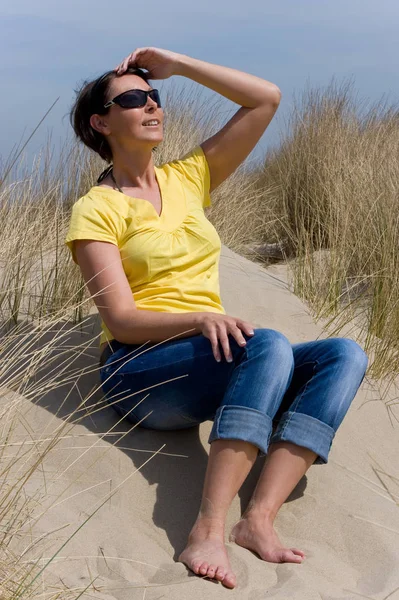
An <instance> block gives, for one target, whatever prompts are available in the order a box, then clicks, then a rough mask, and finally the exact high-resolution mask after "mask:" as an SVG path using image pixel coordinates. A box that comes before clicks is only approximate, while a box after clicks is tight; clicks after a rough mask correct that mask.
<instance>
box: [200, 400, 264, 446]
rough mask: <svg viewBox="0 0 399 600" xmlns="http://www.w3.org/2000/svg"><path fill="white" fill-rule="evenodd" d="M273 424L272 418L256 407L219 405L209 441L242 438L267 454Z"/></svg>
mask: <svg viewBox="0 0 399 600" xmlns="http://www.w3.org/2000/svg"><path fill="white" fill-rule="evenodd" d="M272 426H273V422H272V419H271V418H270V417H268V416H267V415H266V414H265V413H262V412H260V411H259V410H256V409H255V408H250V407H248V406H238V405H231V404H228V405H224V406H219V408H218V409H217V411H216V414H215V418H214V422H213V427H212V430H211V433H210V435H209V439H208V443H211V442H213V441H214V440H220V439H223V440H228V439H235V440H242V441H244V442H250V443H251V444H254V445H255V446H257V447H258V448H259V449H260V451H261V452H263V453H264V454H266V453H267V448H268V446H269V439H270V436H271V433H272Z"/></svg>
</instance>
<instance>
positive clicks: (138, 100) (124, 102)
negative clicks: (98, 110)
mask: <svg viewBox="0 0 399 600" xmlns="http://www.w3.org/2000/svg"><path fill="white" fill-rule="evenodd" d="M147 96H149V97H150V98H151V100H154V102H156V103H157V104H158V107H159V108H161V98H160V96H159V92H158V90H148V91H146V90H126V92H122V93H121V94H118V96H115V98H112V100H110V101H109V102H107V103H106V104H104V108H108V107H109V106H111V105H112V104H119V106H121V107H122V108H139V107H141V106H145V105H146V104H147Z"/></svg>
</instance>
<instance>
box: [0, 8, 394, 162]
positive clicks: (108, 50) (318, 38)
mask: <svg viewBox="0 0 399 600" xmlns="http://www.w3.org/2000/svg"><path fill="white" fill-rule="evenodd" d="M398 31H399V4H398V2H397V0H383V1H380V2H371V1H370V0H362V1H360V0H346V1H343V0H334V1H332V0H330V1H326V0H296V1H294V0H280V1H279V2H278V3H277V2H275V1H273V2H269V1H268V0H246V1H245V2H243V1H242V0H240V1H237V0H201V2H197V3H187V2H182V1H181V0H169V1H167V2H166V1H165V0H163V1H162V2H160V1H159V0H154V1H153V2H150V3H148V2H131V0H129V1H126V0H119V1H118V2H117V3H113V2H106V1H105V0H95V1H94V0H87V1H85V0H68V2H64V1H63V0H58V1H57V2H54V0H51V1H50V0H37V1H36V2H32V0H13V1H12V2H8V3H7V5H6V3H3V4H2V6H1V7H0V57H1V58H0V73H1V79H2V94H1V99H0V107H1V116H2V136H1V137H0V156H1V159H2V161H4V160H5V158H6V157H7V156H8V155H9V153H10V152H11V150H12V148H13V146H14V144H17V143H18V142H20V140H21V137H22V139H23V141H25V140H26V139H27V138H28V136H29V135H30V133H31V132H32V131H33V129H34V128H35V127H36V125H37V124H38V123H39V121H40V119H41V118H42V117H43V116H44V114H45V113H46V111H47V110H48V109H49V108H50V106H51V105H52V104H53V102H54V101H55V100H56V99H57V98H58V97H60V98H59V100H58V102H57V103H56V105H55V106H54V108H53V109H52V111H51V113H50V115H48V116H47V118H46V119H45V121H44V122H43V123H42V124H41V126H40V128H39V130H38V131H37V132H36V134H35V137H34V138H33V139H32V140H31V141H30V143H29V146H28V148H27V150H26V157H27V161H28V162H29V161H30V160H32V158H33V156H34V155H35V154H37V153H38V152H39V151H40V148H41V146H42V145H43V144H44V143H45V140H46V139H47V137H48V135H49V134H51V136H52V140H53V142H54V146H55V147H56V146H57V145H59V144H60V143H62V141H63V139H65V137H66V136H67V135H72V129H71V127H70V124H69V119H68V112H69V109H70V106H71V104H72V102H73V100H74V97H75V94H74V89H75V88H76V87H78V85H79V83H80V82H82V81H83V80H84V79H92V78H95V77H97V76H98V75H100V74H102V73H103V72H104V71H106V70H108V69H112V68H113V67H114V66H115V65H116V64H118V63H119V62H120V61H121V60H122V59H123V58H124V57H125V56H127V55H128V54H129V53H130V52H132V51H133V50H134V49H135V48H138V47H143V46H156V47H159V48H165V49H168V50H173V51H174V52H179V53H182V54H186V55H189V56H193V57H195V58H198V59H200V60H205V61H208V62H212V63H216V64H221V65H225V66H228V67H233V68H235V69H238V70H241V71H245V72H248V73H252V74H254V75H257V76H259V77H263V78H264V79H267V80H269V81H272V82H273V83H275V84H277V85H278V87H279V88H280V89H281V91H282V101H281V104H280V107H279V109H278V112H277V114H276V116H275V117H274V119H273V121H272V123H271V124H270V125H269V127H268V129H267V130H266V132H265V133H264V135H263V136H262V138H261V140H260V141H259V143H258V145H257V147H256V148H255V150H254V151H253V153H252V154H251V156H253V157H254V158H258V157H260V156H262V155H263V154H264V152H265V150H266V149H267V148H268V147H271V146H275V145H278V142H279V138H280V134H281V132H283V131H285V128H286V126H287V122H286V118H287V116H288V115H289V113H290V109H291V107H292V102H293V95H294V94H295V97H297V98H298V99H299V98H300V96H301V92H302V91H303V90H304V88H305V87H306V86H311V87H313V86H314V87H317V88H320V87H324V86H327V85H328V84H329V83H330V82H331V78H332V77H334V78H335V80H336V82H337V83H338V84H339V83H340V82H343V81H344V80H347V79H348V78H352V80H353V92H354V93H356V96H357V97H358V98H359V102H360V100H361V101H364V102H371V103H372V102H376V101H378V100H379V99H381V98H382V96H383V95H384V97H385V98H387V99H388V103H389V104H395V103H397V102H398V100H399V80H398V56H399V36H398ZM172 80H174V81H175V82H176V83H177V84H178V85H179V86H183V87H184V86H185V85H189V86H198V88H201V91H202V93H203V95H204V99H206V98H208V97H209V96H214V95H215V94H216V92H214V91H213V90H209V89H207V88H204V87H203V86H200V85H199V84H197V83H194V82H192V81H190V80H188V79H186V78H184V77H172V78H170V79H168V80H162V81H160V80H154V81H153V84H154V87H158V89H160V90H162V89H163V90H165V91H166V90H167V89H168V86H169V85H170V84H171V82H172ZM155 84H156V85H155ZM224 102H225V103H226V108H227V109H228V110H229V111H231V112H230V113H229V114H230V115H232V114H233V112H235V110H237V109H238V105H236V104H234V103H233V102H231V101H229V100H227V99H226V100H224ZM164 109H165V111H167V106H166V107H164ZM227 118H228V117H226V119H225V120H227ZM224 122H225V121H223V122H222V123H221V125H222V124H224Z"/></svg>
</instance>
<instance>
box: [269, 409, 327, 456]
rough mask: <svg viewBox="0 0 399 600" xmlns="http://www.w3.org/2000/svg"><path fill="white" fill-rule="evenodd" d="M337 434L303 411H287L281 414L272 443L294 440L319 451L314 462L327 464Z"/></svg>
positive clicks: (293, 441)
mask: <svg viewBox="0 0 399 600" xmlns="http://www.w3.org/2000/svg"><path fill="white" fill-rule="evenodd" d="M334 436H335V431H334V429H333V428H332V427H330V426H329V425H327V424H326V423H324V422H323V421H320V420H319V419H315V418H314V417H311V416H310V415H305V414H303V413H298V412H292V411H287V412H285V413H283V414H282V415H281V418H280V419H279V422H278V424H277V427H276V429H275V431H274V432H273V434H272V437H271V440H270V443H271V444H273V443H275V442H292V443H293V444H297V445H298V446H304V447H305V448H308V449H309V450H313V452H316V453H317V455H318V456H317V458H316V460H315V462H314V463H313V464H326V463H327V462H328V454H329V452H330V448H331V444H332V441H333V439H334Z"/></svg>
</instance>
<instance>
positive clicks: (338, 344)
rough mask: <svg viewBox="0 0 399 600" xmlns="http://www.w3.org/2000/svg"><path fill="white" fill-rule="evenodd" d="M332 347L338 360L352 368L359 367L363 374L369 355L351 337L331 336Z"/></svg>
mask: <svg viewBox="0 0 399 600" xmlns="http://www.w3.org/2000/svg"><path fill="white" fill-rule="evenodd" d="M330 341H331V347H332V349H333V351H334V356H335V358H336V360H338V361H340V362H343V363H346V364H349V365H350V366H351V368H355V369H358V370H359V372H362V373H363V374H365V373H366V371H367V367H368V362H369V359H368V356H367V354H366V353H365V351H364V350H363V348H362V347H361V346H360V345H359V344H358V343H357V342H355V341H354V340H352V339H350V338H344V337H342V338H330Z"/></svg>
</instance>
